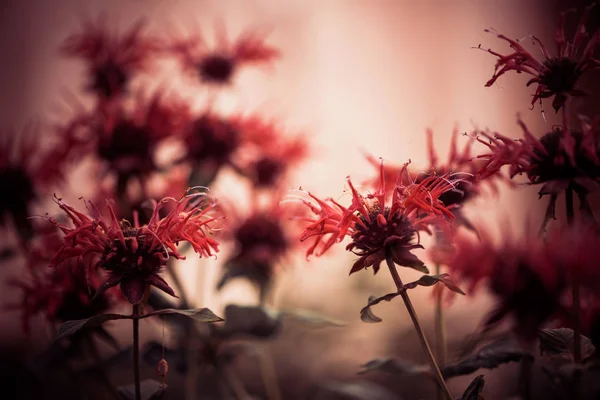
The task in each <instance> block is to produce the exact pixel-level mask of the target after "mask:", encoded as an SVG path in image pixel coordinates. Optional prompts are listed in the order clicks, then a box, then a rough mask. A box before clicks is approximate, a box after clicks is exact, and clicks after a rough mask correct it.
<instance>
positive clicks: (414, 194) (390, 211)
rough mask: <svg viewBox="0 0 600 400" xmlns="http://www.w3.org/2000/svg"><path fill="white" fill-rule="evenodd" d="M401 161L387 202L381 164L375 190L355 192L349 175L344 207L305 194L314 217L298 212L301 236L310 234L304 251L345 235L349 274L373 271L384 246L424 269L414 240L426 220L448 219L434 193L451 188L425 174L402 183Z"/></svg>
mask: <svg viewBox="0 0 600 400" xmlns="http://www.w3.org/2000/svg"><path fill="white" fill-rule="evenodd" d="M406 168H407V164H406V165H405V166H404V168H403V169H402V171H401V172H400V174H399V175H398V177H397V184H396V188H395V190H394V192H393V195H392V199H391V202H390V203H389V205H388V202H387V199H386V197H387V196H386V195H385V193H386V190H385V176H384V168H383V164H382V165H381V169H380V185H379V189H378V190H377V191H376V192H375V194H368V195H365V196H363V195H361V194H359V193H358V192H357V191H356V189H355V188H354V186H353V185H352V182H351V181H350V179H348V185H349V186H350V190H351V192H352V204H351V205H350V206H349V207H344V206H343V205H341V204H339V203H338V202H336V201H335V200H333V199H325V200H321V199H319V198H318V197H316V196H314V195H312V194H311V193H308V195H309V196H310V198H311V200H304V201H303V202H304V204H305V205H306V206H308V207H309V208H310V210H311V211H312V212H313V213H314V214H315V217H300V218H298V219H300V220H303V221H305V222H307V223H308V225H307V226H306V229H305V230H304V232H303V233H302V235H301V238H300V239H301V240H303V241H304V240H307V239H309V238H314V242H313V244H312V246H311V247H310V248H309V249H308V251H307V256H309V255H311V254H313V253H315V252H316V254H317V255H321V254H323V253H324V252H325V251H327V250H328V249H329V248H331V247H332V246H333V245H334V244H335V243H338V242H340V241H342V240H343V238H344V237H345V236H350V237H351V239H352V241H351V242H350V243H349V244H348V245H347V246H346V250H349V251H352V252H353V253H355V254H356V255H358V256H359V259H358V260H357V261H356V262H355V263H354V265H353V267H352V269H351V271H350V273H354V272H357V271H360V270H361V269H366V268H368V267H370V266H373V270H374V272H375V273H377V271H378V270H379V266H380V264H381V262H382V261H383V260H385V258H386V253H387V252H388V251H389V252H390V254H391V256H392V258H393V261H394V262H395V263H396V264H398V265H403V266H407V267H411V268H416V269H419V270H423V271H426V270H427V269H426V268H425V266H424V263H423V262H422V261H421V260H419V259H418V258H417V257H416V256H415V255H414V254H412V253H411V251H412V250H414V249H416V248H422V246H421V245H420V244H418V243H414V242H413V241H414V239H415V236H417V232H418V231H419V230H424V231H429V228H428V227H429V225H430V224H431V223H432V222H434V221H436V220H438V219H439V218H448V219H452V218H453V215H452V213H451V212H450V211H449V210H448V209H447V208H446V207H445V206H444V205H443V204H442V202H441V201H440V199H439V198H440V196H441V195H442V194H443V193H445V192H447V191H448V190H452V188H453V187H454V185H453V183H452V182H451V181H449V180H448V179H447V178H446V177H439V176H431V177H428V178H426V179H424V180H423V181H422V182H420V183H410V184H408V185H404V184H402V183H401V182H402V180H403V179H407V178H406V176H407V171H406Z"/></svg>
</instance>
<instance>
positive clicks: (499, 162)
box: [477, 119, 600, 225]
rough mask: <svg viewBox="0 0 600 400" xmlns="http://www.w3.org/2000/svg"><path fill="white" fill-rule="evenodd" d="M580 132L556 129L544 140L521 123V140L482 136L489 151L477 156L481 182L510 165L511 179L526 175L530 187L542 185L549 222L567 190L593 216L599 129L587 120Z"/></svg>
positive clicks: (599, 170)
mask: <svg viewBox="0 0 600 400" xmlns="http://www.w3.org/2000/svg"><path fill="white" fill-rule="evenodd" d="M581 122H582V123H581V128H582V129H581V131H571V130H567V129H565V128H564V127H561V128H556V129H554V130H553V131H551V132H549V133H546V134H545V135H543V136H542V137H541V138H539V139H538V138H536V137H535V136H534V135H533V134H532V133H531V132H530V131H529V129H528V128H527V126H526V125H525V123H524V122H523V121H521V120H519V125H520V126H521V128H522V130H523V138H522V139H517V140H514V139H511V138H508V137H506V136H503V135H500V134H495V135H493V136H492V135H490V134H488V133H485V132H483V133H481V136H482V137H483V138H485V139H486V140H482V139H480V140H479V141H480V142H481V143H483V144H484V145H486V146H487V147H488V148H489V149H490V151H489V152H488V153H484V154H481V155H479V156H477V158H479V159H483V160H485V164H483V165H482V166H481V168H480V169H479V171H478V172H477V175H478V177H480V178H481V179H483V178H486V177H489V176H491V175H493V174H495V173H497V172H498V171H500V169H501V168H502V167H503V166H505V165H507V166H509V176H510V177H511V178H512V177H514V176H515V175H517V174H525V175H527V177H528V178H529V182H530V183H531V184H534V185H535V184H541V185H542V187H541V188H540V191H539V195H540V197H541V196H544V195H550V197H551V199H550V203H549V205H548V210H547V213H546V221H545V222H544V225H545V224H546V222H547V221H548V220H549V219H551V218H554V207H555V204H556V200H557V197H558V195H559V194H560V193H561V192H563V191H564V190H565V189H567V188H571V189H572V190H573V191H575V192H576V193H577V194H578V196H579V198H580V200H581V203H582V208H583V209H584V211H586V210H588V211H589V212H590V213H591V208H590V207H589V204H588V202H587V198H586V196H587V194H588V193H589V192H591V191H593V190H595V189H596V188H597V186H598V183H599V182H600V146H599V145H600V141H599V140H598V132H599V131H598V127H597V126H596V124H590V123H588V122H587V121H586V120H585V119H582V121H581Z"/></svg>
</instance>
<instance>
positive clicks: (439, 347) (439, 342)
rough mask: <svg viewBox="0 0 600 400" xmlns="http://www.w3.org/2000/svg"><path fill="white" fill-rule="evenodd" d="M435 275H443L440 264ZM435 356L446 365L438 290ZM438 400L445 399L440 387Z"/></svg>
mask: <svg viewBox="0 0 600 400" xmlns="http://www.w3.org/2000/svg"><path fill="white" fill-rule="evenodd" d="M435 274H436V275H440V274H441V267H440V265H439V264H436V265H435ZM435 355H436V357H437V362H438V365H439V366H442V367H443V366H444V365H445V364H446V356H447V349H446V326H445V324H444V306H443V304H442V290H438V291H437V292H436V296H435ZM437 398H438V400H441V399H443V398H444V392H443V391H442V389H441V388H439V387H438V390H437Z"/></svg>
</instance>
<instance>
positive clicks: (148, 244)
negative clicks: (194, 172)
mask: <svg viewBox="0 0 600 400" xmlns="http://www.w3.org/2000/svg"><path fill="white" fill-rule="evenodd" d="M57 203H58V205H59V207H60V208H61V209H62V210H63V211H64V212H65V213H66V214H67V216H68V217H69V218H70V219H71V221H72V223H73V225H74V226H73V227H69V226H66V225H64V224H62V223H60V222H58V221H57V220H55V219H52V218H50V221H51V222H53V223H54V224H55V225H56V226H58V227H59V228H60V229H61V230H62V231H63V232H64V234H65V236H64V243H63V246H62V247H61V249H60V250H59V251H58V252H57V254H56V255H55V256H54V258H53V259H52V262H51V265H53V266H59V265H60V264H61V263H62V262H64V261H65V260H67V259H70V258H78V259H80V260H81V261H82V262H83V263H84V264H86V265H88V266H89V267H93V269H98V268H100V269H102V270H104V271H106V272H108V277H107V279H106V280H105V281H104V282H103V283H102V284H100V285H99V287H98V288H97V292H96V293H97V295H99V294H101V293H103V292H104V291H105V290H106V289H108V288H110V287H113V286H117V285H120V288H121V291H122V292H123V294H124V295H125V297H127V299H128V300H129V302H131V303H132V304H137V303H139V302H140V301H142V299H143V297H144V295H145V293H146V290H147V288H148V286H149V285H152V286H155V287H157V288H159V289H161V290H163V291H164V292H166V293H168V294H170V295H172V296H174V295H175V293H174V292H173V289H171V288H170V287H169V285H168V284H167V283H166V282H165V281H164V280H163V278H162V277H161V276H160V275H159V273H160V271H161V269H162V267H163V266H164V265H165V264H166V263H167V261H168V259H169V258H170V257H175V258H182V256H181V255H180V254H179V253H178V252H177V248H176V246H177V244H178V243H179V242H181V241H187V242H188V243H190V244H191V245H192V247H193V249H194V251H195V252H196V253H198V254H199V255H200V257H206V256H211V255H213V254H214V253H215V252H217V251H218V249H219V244H218V242H217V241H216V240H215V239H214V238H212V237H210V230H211V226H212V225H213V223H214V222H215V221H217V220H220V219H222V216H221V215H220V214H219V213H218V212H216V211H217V204H216V202H214V200H212V199H210V198H209V197H208V196H207V194H206V193H193V194H188V195H186V196H185V197H183V198H182V199H180V200H175V199H173V198H165V199H162V200H161V201H159V202H158V203H156V204H155V207H154V211H153V214H152V217H151V218H150V221H149V222H148V224H146V225H143V226H140V225H139V223H138V221H137V220H134V223H133V224H131V223H130V222H128V221H126V220H122V221H119V220H118V219H117V217H116V215H115V213H114V210H113V208H112V205H111V204H108V209H109V213H110V218H108V219H105V218H103V217H102V216H101V215H100V212H99V210H98V209H97V208H96V207H95V206H94V205H93V204H91V203H90V202H87V203H86V207H87V208H88V211H89V213H90V215H86V214H84V213H82V212H79V211H77V210H76V209H75V208H73V207H72V206H69V205H68V204H66V203H64V202H63V201H62V200H60V199H57ZM167 203H174V204H175V206H174V207H173V208H172V209H171V210H170V211H169V213H168V214H167V215H166V216H164V217H162V218H161V217H160V211H161V209H162V207H164V205H165V204H167Z"/></svg>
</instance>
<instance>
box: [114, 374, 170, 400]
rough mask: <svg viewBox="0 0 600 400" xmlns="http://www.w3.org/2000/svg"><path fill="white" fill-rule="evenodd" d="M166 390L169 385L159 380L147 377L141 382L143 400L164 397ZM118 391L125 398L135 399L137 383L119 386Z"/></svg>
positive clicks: (127, 399) (124, 399) (154, 399)
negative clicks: (162, 383)
mask: <svg viewBox="0 0 600 400" xmlns="http://www.w3.org/2000/svg"><path fill="white" fill-rule="evenodd" d="M166 390H167V385H164V386H162V385H161V383H160V382H159V381H156V380H154V379H145V380H143V381H141V382H140V395H141V398H142V400H159V399H162V398H163V396H164V394H165V391H166ZM117 391H118V392H119V396H121V398H122V399H123V400H135V385H127V386H119V387H118V388H117Z"/></svg>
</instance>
